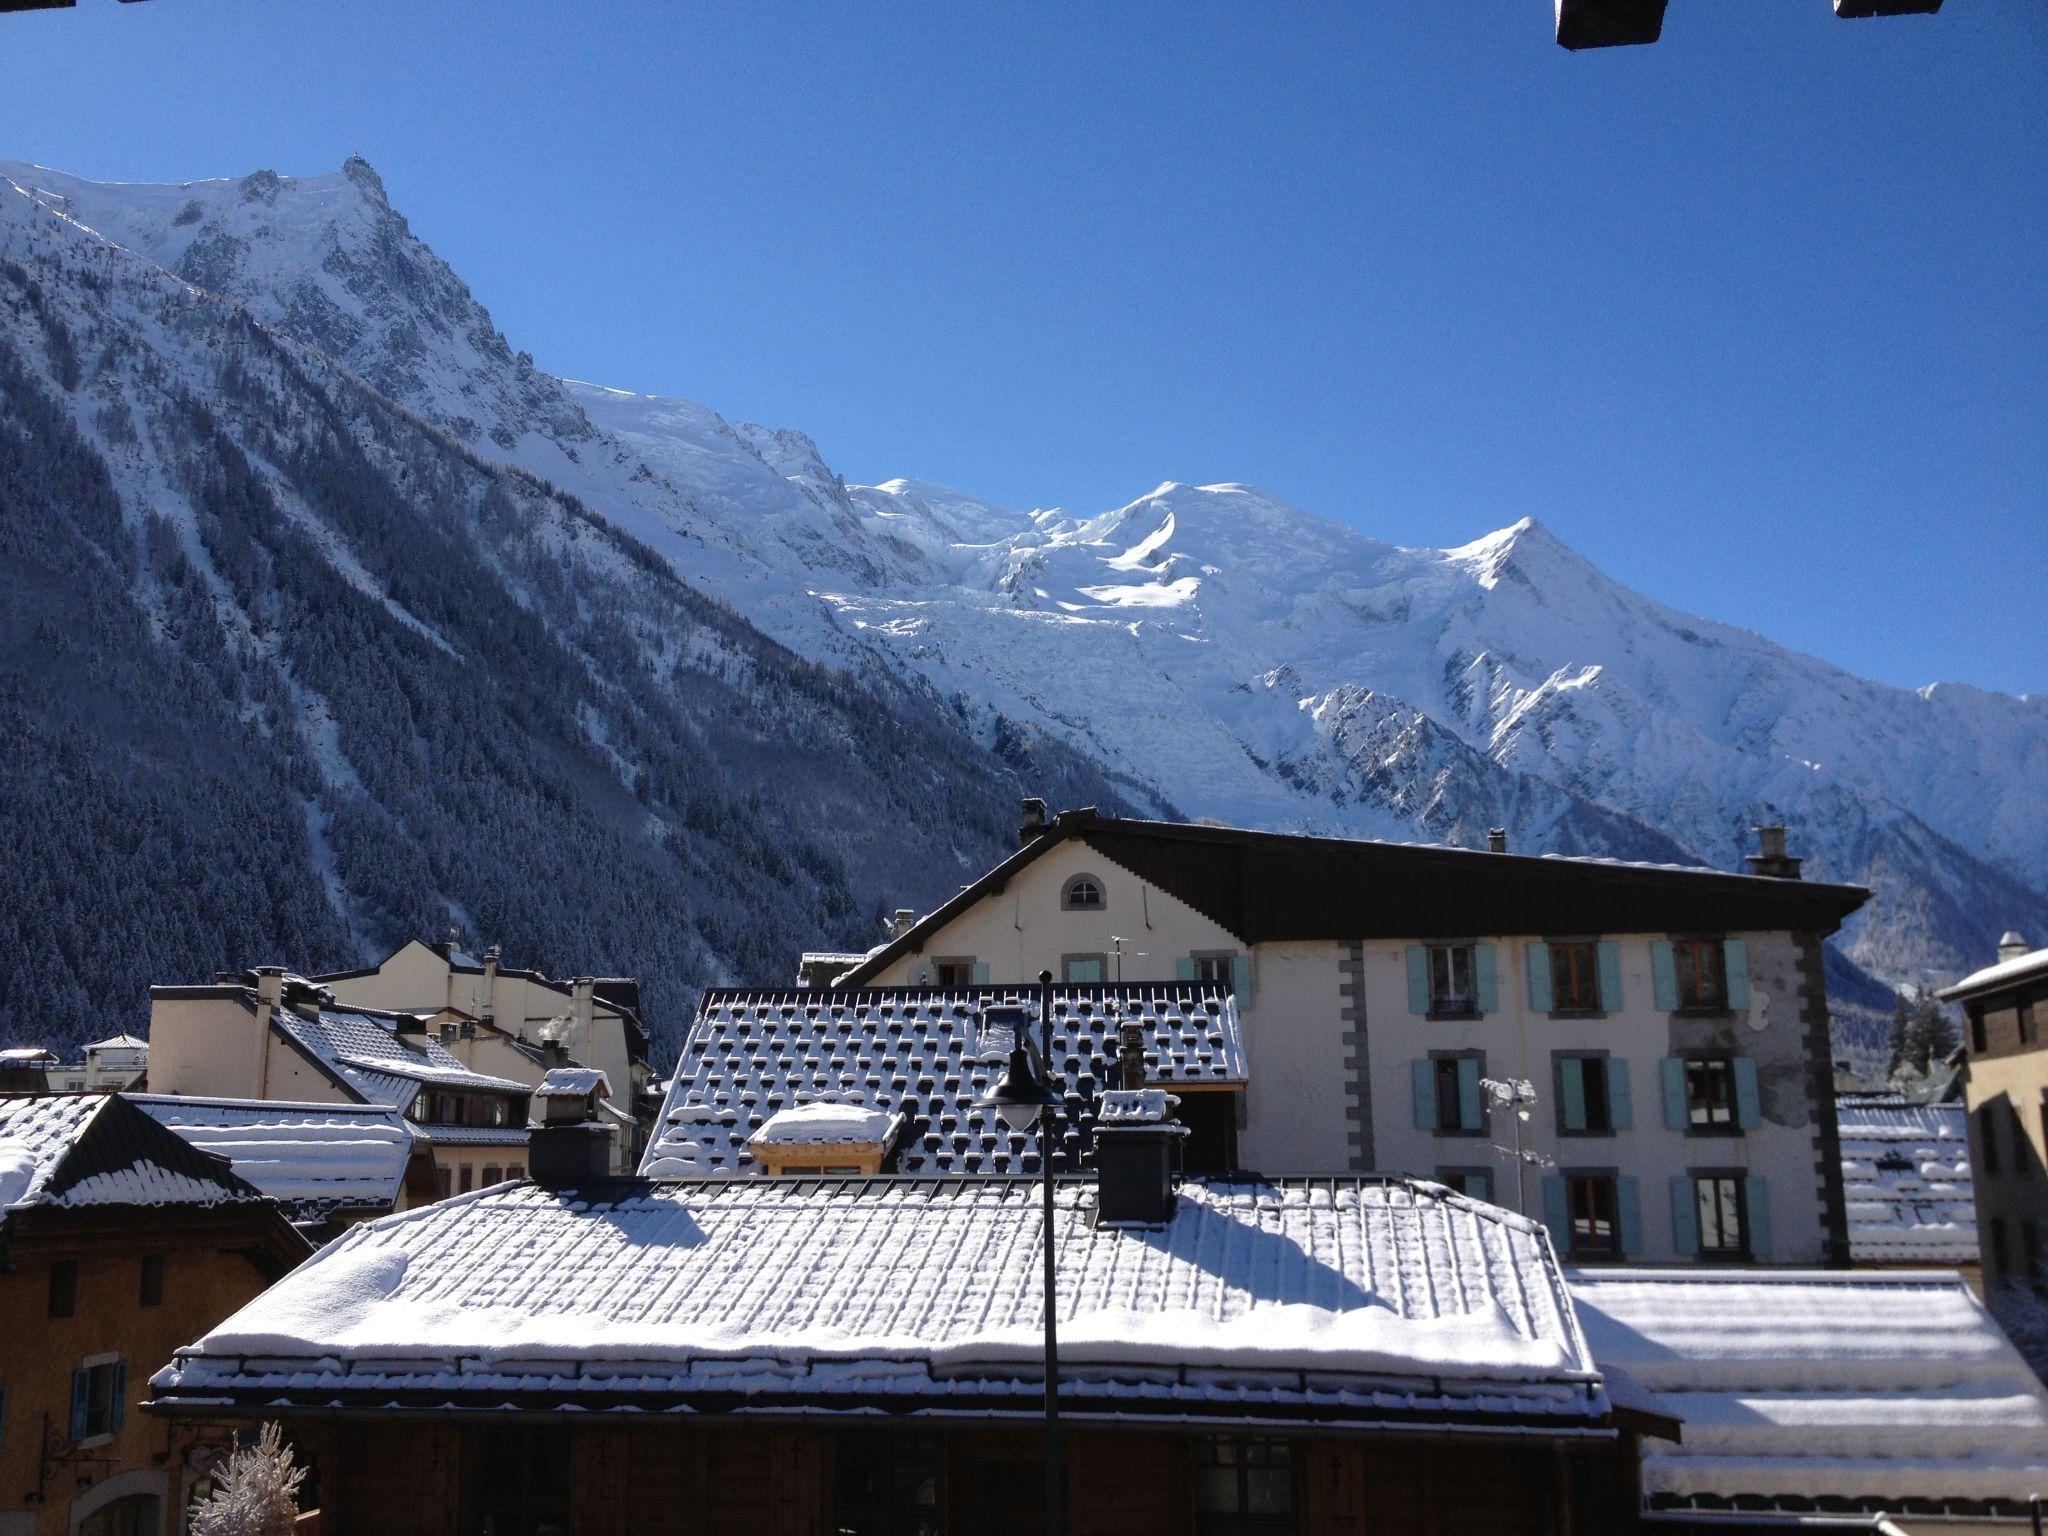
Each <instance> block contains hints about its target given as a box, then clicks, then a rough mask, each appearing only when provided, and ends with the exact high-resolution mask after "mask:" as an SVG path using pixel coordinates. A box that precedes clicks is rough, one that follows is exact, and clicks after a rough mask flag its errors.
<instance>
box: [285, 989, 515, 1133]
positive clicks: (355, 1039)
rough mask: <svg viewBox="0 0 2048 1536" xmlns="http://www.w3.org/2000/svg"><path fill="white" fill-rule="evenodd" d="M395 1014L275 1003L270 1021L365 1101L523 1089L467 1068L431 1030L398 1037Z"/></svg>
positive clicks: (402, 1103)
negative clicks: (424, 1092)
mask: <svg viewBox="0 0 2048 1536" xmlns="http://www.w3.org/2000/svg"><path fill="white" fill-rule="evenodd" d="M397 1019H398V1015H396V1014H391V1013H384V1012H381V1011H379V1010H377V1009H371V1008H339V1007H323V1008H321V1009H320V1010H319V1011H318V1012H317V1013H311V1014H308V1013H301V1012H300V1011H298V1010H297V1009H295V1008H279V1009H277V1010H276V1011H275V1012H274V1013H273V1014H272V1016H271V1026H272V1028H274V1029H276V1030H277V1031H278V1032H279V1033H281V1034H283V1035H284V1036H285V1037H286V1038H287V1039H289V1040H291V1041H292V1042H293V1043H294V1044H296V1045H297V1046H299V1048H300V1049H301V1050H303V1051H304V1052H305V1053H306V1054H307V1055H308V1056H310V1057H312V1058H313V1059H314V1060H315V1061H317V1062H318V1063H320V1065H321V1066H323V1067H324V1068H326V1069H327V1071H328V1072H329V1073H330V1074H332V1075H333V1076H334V1077H335V1078H337V1079H338V1080H339V1081H340V1082H341V1083H342V1084H343V1085H345V1086H346V1087H348V1088H349V1089H350V1090H352V1091H353V1092H355V1093H356V1094H357V1095H359V1096H360V1097H361V1098H362V1100H363V1102H364V1103H366V1104H389V1105H393V1106H395V1107H397V1108H399V1109H403V1108H405V1107H406V1106H407V1105H409V1104H411V1103H412V1101H413V1097H414V1095H415V1094H417V1093H418V1092H419V1090H420V1089H421V1088H422V1087H431V1088H447V1089H457V1090H463V1091H468V1092H482V1093H520V1094H523V1093H527V1092H529V1091H530V1090H529V1088H528V1086H527V1085H526V1084H525V1083H516V1082H513V1081H512V1080H511V1079H510V1078H504V1077H489V1076H486V1075H485V1074H483V1073H481V1072H472V1071H470V1069H469V1068H468V1067H465V1066H464V1065H463V1064H462V1063H461V1062H460V1061H459V1060H457V1059H456V1058H455V1057H454V1056H452V1055H451V1054H449V1052H448V1051H447V1050H445V1049H444V1048H443V1047H442V1045H441V1042H440V1041H438V1040H436V1039H434V1038H433V1036H432V1035H431V1034H425V1035H414V1036H412V1037H410V1038H408V1039H403V1040H402V1039H400V1038H399V1036H398V1032H397V1029H396V1027H395V1026H396V1023H397Z"/></svg>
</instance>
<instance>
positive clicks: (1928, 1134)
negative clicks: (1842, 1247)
mask: <svg viewBox="0 0 2048 1536" xmlns="http://www.w3.org/2000/svg"><path fill="white" fill-rule="evenodd" d="M1835 1117H1836V1122H1837V1124H1838V1125H1839V1126H1840V1128H1841V1136H1842V1185H1843V1193H1844V1197H1845V1199H1846V1201H1847V1203H1848V1209H1849V1252H1850V1255H1851V1257H1852V1258H1853V1259H1854V1261H1855V1263H1856V1266H1857V1267H1858V1268H1859V1269H1861V1268H1871V1267H1880V1266H1894V1265H1902V1266H1907V1267H1915V1268H1917V1267H1924V1266H1926V1265H1930V1264H1935V1265H1950V1264H1956V1265H1964V1266H1967V1267H1968V1268H1970V1269H1971V1270H1975V1268H1976V1267H1977V1207H1976V1200H1975V1195H1974V1193H1973V1190H1972V1187H1971V1178H1970V1128H1969V1122H1968V1119H1967V1117H1966V1116H1965V1114H1964V1110H1963V1106H1962V1105H1961V1104H1914V1103H1908V1102H1905V1101H1904V1100H1902V1099H1895V1098H1893V1097H1891V1096H1889V1095H1884V1096H1861V1097H1843V1098H1841V1099H1838V1100H1837V1101H1836V1108H1835Z"/></svg>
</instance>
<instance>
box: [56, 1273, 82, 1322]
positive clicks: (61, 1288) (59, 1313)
mask: <svg viewBox="0 0 2048 1536" xmlns="http://www.w3.org/2000/svg"><path fill="white" fill-rule="evenodd" d="M77 1310H78V1260H76V1259H52V1260H51V1261H50V1316H52V1317H69V1316H70V1315H71V1314H72V1313H73V1312H76V1311H77Z"/></svg>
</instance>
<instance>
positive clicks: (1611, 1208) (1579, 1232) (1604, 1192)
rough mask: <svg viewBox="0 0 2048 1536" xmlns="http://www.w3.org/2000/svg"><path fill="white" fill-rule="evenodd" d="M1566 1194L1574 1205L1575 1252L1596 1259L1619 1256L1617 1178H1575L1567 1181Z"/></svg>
mask: <svg viewBox="0 0 2048 1536" xmlns="http://www.w3.org/2000/svg"><path fill="white" fill-rule="evenodd" d="M1565 1192H1566V1196H1567V1198H1568V1199H1569V1201H1570V1205H1571V1222H1572V1252H1573V1253H1574V1254H1583V1255H1588V1256H1593V1257H1598V1256H1600V1255H1604V1254H1618V1253H1620V1252H1621V1220H1620V1214H1619V1210H1620V1202H1619V1201H1618V1200H1617V1199H1616V1197H1615V1191H1614V1176H1613V1175H1612V1174H1606V1173H1581V1174H1574V1175H1572V1177H1570V1178H1568V1179H1567V1180H1565Z"/></svg>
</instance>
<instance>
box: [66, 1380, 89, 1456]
mask: <svg viewBox="0 0 2048 1536" xmlns="http://www.w3.org/2000/svg"><path fill="white" fill-rule="evenodd" d="M91 1408H92V1372H91V1371H88V1370H76V1371H73V1372H72V1373H71V1438H72V1439H73V1440H83V1439H84V1438H85V1420H86V1415H87V1414H88V1413H89V1412H90V1411H91Z"/></svg>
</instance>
